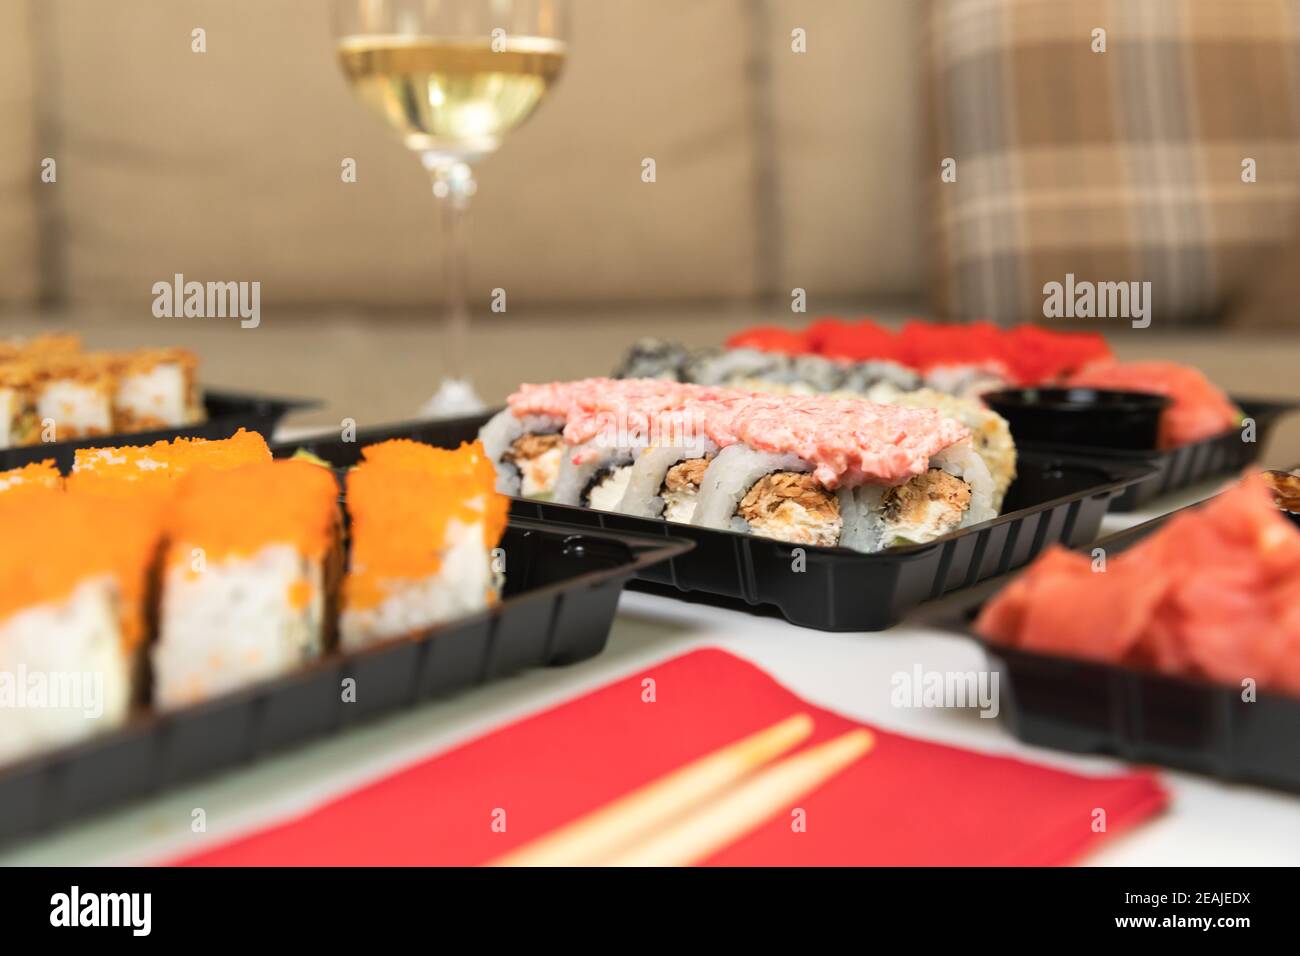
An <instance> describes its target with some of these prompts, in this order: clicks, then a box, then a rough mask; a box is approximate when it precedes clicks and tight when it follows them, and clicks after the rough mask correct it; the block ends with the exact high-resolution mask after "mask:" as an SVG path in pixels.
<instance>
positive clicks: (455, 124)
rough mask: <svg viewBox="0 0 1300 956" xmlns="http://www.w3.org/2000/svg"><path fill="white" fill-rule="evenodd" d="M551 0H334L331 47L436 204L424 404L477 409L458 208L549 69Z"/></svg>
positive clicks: (557, 15)
mask: <svg viewBox="0 0 1300 956" xmlns="http://www.w3.org/2000/svg"><path fill="white" fill-rule="evenodd" d="M563 6H564V4H563V0H335V13H336V21H337V23H336V31H337V36H338V56H339V62H340V65H341V66H342V68H343V74H344V76H346V77H347V79H348V81H349V82H350V83H351V84H352V87H353V89H354V90H355V91H356V93H357V95H358V97H359V98H360V99H361V101H362V102H363V103H366V104H367V105H369V106H370V108H371V109H373V110H374V111H375V112H376V113H378V114H379V115H380V116H382V117H383V118H384V119H385V120H386V121H387V122H388V124H389V126H391V127H392V128H393V129H394V130H396V131H397V132H398V134H399V135H400V136H401V138H402V141H403V142H404V143H405V144H406V146H407V148H409V149H412V150H414V151H416V152H417V153H419V155H420V159H421V161H422V162H423V163H424V167H425V169H427V170H428V171H429V174H430V176H431V177H432V180H433V193H434V195H435V196H436V197H438V201H439V205H440V206H441V207H442V219H443V223H444V226H443V287H444V289H443V291H444V296H445V300H446V305H445V319H444V327H443V337H444V341H443V342H442V343H441V348H440V349H439V351H441V352H442V354H443V355H444V356H445V357H446V362H447V370H446V377H445V378H444V380H443V383H442V385H441V387H440V388H439V390H438V393H437V394H436V395H435V396H434V397H433V398H432V399H430V401H429V402H428V404H426V406H425V410H426V411H427V412H428V413H429V414H431V415H434V416H446V415H454V414H463V413H468V412H472V411H477V410H479V409H481V408H482V403H481V402H480V401H479V399H478V396H477V395H476V393H475V392H474V389H473V387H472V386H471V385H470V383H469V381H468V379H467V377H466V374H465V359H466V355H467V343H466V339H467V337H468V326H469V312H468V307H467V304H466V297H465V276H464V273H465V254H466V247H465V238H466V237H465V234H464V233H465V223H464V218H465V213H466V210H467V207H468V204H469V200H470V197H471V196H473V195H474V191H475V189H476V184H475V182H474V174H473V169H472V166H473V164H474V163H477V162H478V161H480V160H482V159H483V158H484V157H486V156H489V155H491V154H492V153H493V152H495V151H496V150H497V149H498V148H499V147H500V145H501V141H502V139H503V138H504V137H505V135H506V134H507V133H509V132H510V131H511V130H512V129H514V128H515V127H517V126H518V125H519V124H520V123H522V122H524V121H525V120H526V119H528V117H529V116H531V115H532V113H533V111H534V110H535V109H536V108H537V106H538V104H539V103H541V101H542V99H543V98H544V97H545V96H546V93H547V91H548V90H549V89H550V88H551V86H552V85H553V84H554V83H555V81H556V80H557V79H558V78H559V75H560V72H561V70H562V69H563V67H564V61H565V56H566V54H567V47H566V45H565V41H564V31H563V14H564V10H563Z"/></svg>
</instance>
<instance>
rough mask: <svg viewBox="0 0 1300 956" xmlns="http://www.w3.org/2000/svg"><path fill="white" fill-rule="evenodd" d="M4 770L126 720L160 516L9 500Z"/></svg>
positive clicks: (2, 675) (97, 505) (62, 500)
mask: <svg viewBox="0 0 1300 956" xmlns="http://www.w3.org/2000/svg"><path fill="white" fill-rule="evenodd" d="M0 527H2V528H4V536H5V547H4V548H0V699H4V700H5V703H6V704H7V705H8V706H6V707H5V715H4V720H2V721H0V761H6V760H10V759H15V758H17V757H20V756H23V755H25V754H28V753H31V752H34V751H37V750H41V749H45V748H48V747H55V746H60V745H63V744H69V743H73V742H75V741H78V740H82V739H84V738H86V737H89V736H91V735H93V734H96V733H101V732H104V731H107V730H111V729H113V728H114V727H117V726H119V725H121V724H122V722H123V721H124V720H125V719H126V717H127V714H128V711H129V708H130V705H131V701H132V697H133V693H134V691H133V677H134V675H135V673H136V667H135V661H136V660H137V658H138V653H139V649H140V647H141V646H142V643H143V640H144V634H145V629H144V618H145V615H144V604H145V595H146V593H147V582H148V578H149V570H150V568H151V566H152V564H153V561H154V558H155V555H156V553H157V548H158V543H159V540H160V531H161V526H160V521H159V511H158V510H157V509H154V508H151V507H149V506H148V504H147V503H146V502H142V501H122V502H117V503H115V505H114V506H113V507H105V506H104V505H103V503H101V502H98V501H96V500H94V499H91V498H83V497H81V496H78V495H67V494H62V493H49V494H43V495H36V496H32V495H23V496H17V495H11V494H4V495H0Z"/></svg>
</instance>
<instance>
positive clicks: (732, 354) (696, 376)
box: [682, 349, 796, 386]
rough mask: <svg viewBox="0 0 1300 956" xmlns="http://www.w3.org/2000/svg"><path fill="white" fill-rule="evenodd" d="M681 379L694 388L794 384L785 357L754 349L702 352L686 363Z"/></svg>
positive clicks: (708, 350)
mask: <svg viewBox="0 0 1300 956" xmlns="http://www.w3.org/2000/svg"><path fill="white" fill-rule="evenodd" d="M682 377H683V378H684V379H685V380H686V381H687V382H692V383H694V384H696V385H736V386H743V384H744V383H753V382H766V383H769V384H772V385H790V384H792V383H794V382H795V381H796V379H795V377H794V374H793V371H792V364H791V360H790V358H789V357H788V356H785V355H781V354H780V353H778V352H761V351H759V350H758V349H705V350H703V351H700V352H697V353H695V354H694V355H692V356H691V358H690V359H689V360H688V361H687V362H686V364H685V365H684V366H683V369H682Z"/></svg>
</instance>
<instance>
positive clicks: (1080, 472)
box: [275, 415, 1152, 631]
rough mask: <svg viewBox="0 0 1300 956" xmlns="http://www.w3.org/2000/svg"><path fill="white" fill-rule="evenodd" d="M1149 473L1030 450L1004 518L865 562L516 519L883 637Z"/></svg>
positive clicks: (559, 510)
mask: <svg viewBox="0 0 1300 956" xmlns="http://www.w3.org/2000/svg"><path fill="white" fill-rule="evenodd" d="M487 417H488V416H485V415H480V416H475V417H472V418H462V419H454V420H450V421H412V422H404V423H401V424H397V425H386V426H380V427H377V428H371V429H365V430H362V431H360V432H358V433H357V434H356V435H355V436H354V438H353V440H351V441H343V440H341V439H338V438H334V437H329V438H316V439H308V440H305V441H301V442H291V443H285V444H284V445H282V446H279V447H277V448H276V449H275V452H276V454H279V455H289V454H293V452H294V451H295V450H296V449H298V448H305V449H306V450H308V451H310V452H312V453H314V454H316V455H319V456H320V457H322V458H324V459H325V460H326V461H329V462H330V463H332V464H333V465H335V466H337V467H346V466H349V465H352V464H354V463H355V462H356V461H357V460H358V459H359V458H360V455H361V448H363V447H364V446H365V445H368V444H372V443H374V442H378V441H384V440H387V439H390V438H413V439H415V440H417V441H423V442H428V443H430V444H434V445H440V446H443V447H454V446H456V445H458V444H460V442H462V441H470V440H472V439H473V438H474V437H475V435H477V434H478V430H479V427H480V426H481V425H482V424H483V422H484V421H486V420H487ZM1151 473H1152V467H1151V466H1150V465H1149V464H1147V463H1146V462H1145V461H1136V462H1131V463H1127V462H1116V461H1094V460H1091V459H1087V458H1084V457H1082V456H1080V455H1077V454H1066V453H1057V452H1036V451H1027V452H1025V453H1023V454H1021V455H1020V461H1019V477H1017V479H1016V481H1015V482H1014V483H1013V484H1012V486H1011V488H1010V489H1009V490H1008V492H1007V497H1006V501H1005V502H1004V506H1003V508H1004V511H1003V514H1002V515H1001V516H999V517H997V518H995V519H993V520H992V521H988V522H985V523H983V524H979V525H975V526H973V527H971V528H967V529H964V530H962V531H958V532H955V533H953V534H950V535H947V536H945V537H943V538H939V539H937V540H935V541H932V542H929V543H927V544H920V545H910V546H907V547H898V548H891V549H889V550H888V551H883V552H879V553H876V554H862V553H860V552H857V551H850V550H848V549H845V548H822V547H813V546H807V547H800V546H796V545H790V544H784V543H782V542H779V541H773V540H770V539H767V538H760V537H756V536H753V535H748V534H741V533H736V532H732V531H717V530H713V529H710V528H696V527H692V526H690V525H682V524H674V523H670V522H667V521H663V520H659V519H652V518H633V517H628V516H626V515H619V514H613V513H611V512H606V511H595V510H592V509H589V508H579V507H574V506H570V505H557V504H552V503H549V502H541V501H533V500H530V499H525V498H515V499H513V502H512V506H511V513H512V514H514V515H518V516H520V517H526V518H534V519H537V520H541V521H547V522H562V523H564V524H568V525H585V526H588V527H594V528H601V529H604V530H612V531H623V532H628V533H632V534H639V535H655V536H665V537H677V538H686V539H687V540H690V541H692V542H694V544H695V547H694V549H692V550H691V551H689V552H687V553H685V554H683V555H680V556H678V557H676V558H674V559H673V560H671V561H666V562H663V563H661V564H658V565H655V566H650V567H646V568H644V569H642V570H641V571H639V572H638V574H637V581H636V582H635V583H634V584H633V585H632V586H633V587H635V588H637V589H638V590H650V591H654V592H655V593H662V594H668V595H671V596H677V597H681V596H699V597H701V598H703V599H705V600H708V601H711V602H713V603H724V604H727V605H728V606H734V607H738V608H740V609H744V610H750V609H764V608H773V609H775V610H776V612H777V613H779V614H780V616H782V617H784V618H785V619H786V620H787V621H789V622H790V623H792V624H797V625H799V626H801V627H813V628H818V629H821V630H827V631H880V630H884V629H885V628H888V627H891V626H892V625H894V624H895V623H897V622H898V620H899V619H900V618H901V617H902V616H903V614H904V613H905V612H906V611H908V610H909V609H910V608H912V607H914V606H916V605H918V604H920V603H922V602H924V601H927V600H930V599H932V598H937V597H939V596H940V595H942V594H945V593H947V592H949V591H953V590H956V589H958V588H964V587H970V586H971V585H973V584H975V583H977V582H979V581H983V580H985V579H987V578H991V577H994V576H996V575H999V574H1004V573H1006V572H1007V571H1008V570H1010V569H1012V568H1017V567H1020V566H1021V565H1023V564H1025V563H1027V562H1028V561H1030V560H1032V559H1033V558H1034V557H1035V556H1036V555H1037V554H1038V553H1039V552H1040V551H1042V550H1043V548H1044V547H1046V546H1047V545H1049V544H1054V543H1057V542H1060V543H1063V544H1079V543H1083V542H1086V541H1091V540H1092V539H1093V538H1094V537H1096V535H1097V532H1098V530H1099V529H1100V527H1101V520H1102V518H1103V517H1104V516H1105V514H1106V510H1107V507H1108V506H1109V504H1110V501H1111V500H1112V499H1113V498H1114V497H1116V496H1117V495H1119V494H1121V493H1122V492H1123V491H1124V489H1126V488H1128V487H1130V486H1131V485H1133V484H1135V483H1136V482H1139V481H1142V480H1143V479H1145V478H1147V477H1148V476H1149V475H1150V474H1151Z"/></svg>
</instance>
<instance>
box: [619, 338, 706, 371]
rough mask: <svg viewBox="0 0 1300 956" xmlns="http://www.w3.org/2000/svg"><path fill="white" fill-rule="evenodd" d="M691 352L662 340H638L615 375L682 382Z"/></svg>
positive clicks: (674, 343)
mask: <svg viewBox="0 0 1300 956" xmlns="http://www.w3.org/2000/svg"><path fill="white" fill-rule="evenodd" d="M689 357H690V352H689V351H687V349H686V347H685V346H683V345H678V344H677V343H676V342H665V341H663V340H662V339H653V338H644V339H638V340H637V341H636V342H634V343H633V344H632V347H631V348H630V349H628V351H627V355H625V356H624V357H623V364H622V365H620V366H619V367H618V371H616V372H615V373H614V377H615V378H659V379H666V380H669V381H674V382H676V381H680V380H681V377H682V367H683V366H684V365H685V364H686V360H687V359H688V358H689Z"/></svg>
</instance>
